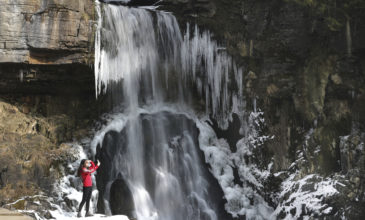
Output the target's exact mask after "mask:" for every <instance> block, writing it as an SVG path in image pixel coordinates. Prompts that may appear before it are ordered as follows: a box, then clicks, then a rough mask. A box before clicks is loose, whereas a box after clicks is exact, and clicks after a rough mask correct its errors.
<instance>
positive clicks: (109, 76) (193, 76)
mask: <svg viewBox="0 0 365 220" xmlns="http://www.w3.org/2000/svg"><path fill="white" fill-rule="evenodd" d="M103 9H104V10H103V12H101V11H100V8H99V9H98V11H99V13H101V14H102V16H100V19H99V21H98V32H97V35H96V43H95V82H96V96H98V95H100V94H101V93H105V92H106V91H107V89H108V87H110V86H111V83H112V82H114V83H115V82H123V92H124V98H125V99H126V100H124V101H126V103H129V105H128V107H130V108H135V107H136V106H138V105H140V104H141V103H140V102H141V97H143V100H149V101H151V100H153V101H152V102H153V103H156V102H162V101H165V100H166V96H167V95H168V93H169V92H171V91H170V90H174V89H175V90H178V91H177V92H176V93H178V95H176V97H174V98H175V101H176V100H178V102H184V101H187V96H188V93H189V92H188V91H189V90H188V89H186V87H187V86H188V85H189V83H190V84H191V83H192V84H194V85H195V86H196V89H197V91H198V93H199V95H200V96H201V97H202V98H203V99H204V100H205V105H206V112H207V113H209V114H212V115H213V116H214V117H215V118H216V119H218V121H219V123H220V125H221V126H222V127H225V126H226V125H227V124H226V120H225V119H227V118H228V117H229V115H230V114H231V113H232V110H235V111H240V110H242V109H237V108H236V107H237V106H239V107H240V108H241V107H242V106H243V105H244V98H243V95H242V93H243V83H242V82H243V76H242V75H243V70H242V68H239V67H237V66H236V64H235V63H234V62H233V60H232V58H231V57H230V56H229V55H227V53H226V51H225V49H224V48H222V47H219V46H218V44H217V42H216V41H214V40H212V37H211V34H210V33H209V32H207V31H204V32H203V33H200V31H199V29H198V27H197V26H195V27H194V28H193V30H190V25H189V24H187V30H186V33H185V34H184V36H183V35H182V34H181V31H180V28H179V25H178V23H177V21H176V18H175V17H174V16H173V15H171V14H170V13H165V12H154V14H155V16H156V17H157V18H156V19H154V17H153V15H152V13H151V12H149V11H147V10H143V9H137V8H126V7H117V6H110V5H104V7H103ZM162 75H163V77H162ZM169 78H173V79H175V80H174V82H171V81H172V80H171V81H169ZM173 83H174V84H173ZM113 85H114V84H113ZM141 86H142V87H143V88H140V87H141ZM233 87H235V88H237V89H236V90H233V89H232V88H233ZM142 92H143V94H142Z"/></svg>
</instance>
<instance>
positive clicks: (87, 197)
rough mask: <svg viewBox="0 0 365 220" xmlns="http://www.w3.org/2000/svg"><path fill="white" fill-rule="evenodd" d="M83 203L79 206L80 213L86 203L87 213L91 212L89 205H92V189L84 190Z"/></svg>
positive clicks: (86, 188)
mask: <svg viewBox="0 0 365 220" xmlns="http://www.w3.org/2000/svg"><path fill="white" fill-rule="evenodd" d="M82 192H83V193H82V201H81V203H80V206H79V212H81V209H82V207H83V206H84V204H85V202H86V212H88V211H89V205H90V199H91V192H92V187H91V186H89V187H85V186H84V188H83V189H82Z"/></svg>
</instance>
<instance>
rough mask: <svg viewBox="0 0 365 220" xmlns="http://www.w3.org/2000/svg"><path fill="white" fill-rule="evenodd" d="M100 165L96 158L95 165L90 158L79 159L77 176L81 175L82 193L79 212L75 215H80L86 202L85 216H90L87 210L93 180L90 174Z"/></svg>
mask: <svg viewBox="0 0 365 220" xmlns="http://www.w3.org/2000/svg"><path fill="white" fill-rule="evenodd" d="M99 166H100V162H99V160H98V163H97V165H95V164H94V163H93V162H92V161H91V160H85V159H84V160H81V163H80V167H79V170H78V171H77V174H78V176H81V178H82V183H83V190H82V192H83V194H82V201H81V203H80V206H79V212H78V213H77V217H82V216H81V210H82V207H83V206H84V204H85V202H86V214H85V216H86V217H88V216H92V214H91V213H90V212H89V205H90V199H91V192H92V186H93V182H92V179H91V174H92V173H93V172H95V171H96V170H97V169H98V168H99Z"/></svg>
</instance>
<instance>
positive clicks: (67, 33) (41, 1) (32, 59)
mask: <svg viewBox="0 0 365 220" xmlns="http://www.w3.org/2000/svg"><path fill="white" fill-rule="evenodd" d="M0 20H1V23H0V30H1V31H0V63H29V64H64V63H87V62H88V60H89V59H90V57H92V56H90V52H92V46H93V45H92V42H93V26H94V25H93V24H94V22H93V21H94V1H93V0H82V1H69V0H54V1H53V0H29V1H20V0H16V1H7V0H1V1H0Z"/></svg>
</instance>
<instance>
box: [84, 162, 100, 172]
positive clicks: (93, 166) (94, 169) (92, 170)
mask: <svg viewBox="0 0 365 220" xmlns="http://www.w3.org/2000/svg"><path fill="white" fill-rule="evenodd" d="M90 163H91V166H90V169H87V168H85V167H83V168H82V172H84V173H93V172H95V171H96V169H97V168H98V167H95V164H94V162H92V161H90Z"/></svg>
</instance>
